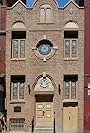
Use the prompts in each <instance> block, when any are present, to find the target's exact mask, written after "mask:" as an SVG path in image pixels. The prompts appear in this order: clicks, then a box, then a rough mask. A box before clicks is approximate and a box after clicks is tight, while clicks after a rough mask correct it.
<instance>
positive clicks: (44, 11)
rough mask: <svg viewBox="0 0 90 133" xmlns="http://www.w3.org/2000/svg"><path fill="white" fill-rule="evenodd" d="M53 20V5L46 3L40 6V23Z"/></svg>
mask: <svg viewBox="0 0 90 133" xmlns="http://www.w3.org/2000/svg"><path fill="white" fill-rule="evenodd" d="M51 21H52V10H51V6H50V5H48V4H44V5H42V6H41V7H40V23H51Z"/></svg>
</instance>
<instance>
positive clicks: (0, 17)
mask: <svg viewBox="0 0 90 133" xmlns="http://www.w3.org/2000/svg"><path fill="white" fill-rule="evenodd" d="M5 19H6V7H5V6H4V3H3V2H2V1H0V114H1V113H5V46H6V20H5Z"/></svg>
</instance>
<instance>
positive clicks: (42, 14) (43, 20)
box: [40, 8, 45, 23]
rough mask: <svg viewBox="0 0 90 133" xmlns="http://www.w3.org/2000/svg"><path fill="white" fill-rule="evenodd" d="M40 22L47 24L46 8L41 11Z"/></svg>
mask: <svg viewBox="0 0 90 133" xmlns="http://www.w3.org/2000/svg"><path fill="white" fill-rule="evenodd" d="M40 22H41V23H45V9H44V8H41V9H40Z"/></svg>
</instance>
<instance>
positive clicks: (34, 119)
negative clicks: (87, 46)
mask: <svg viewBox="0 0 90 133" xmlns="http://www.w3.org/2000/svg"><path fill="white" fill-rule="evenodd" d="M6 20H7V21H6V105H7V125H8V130H10V131H13V130H14V131H15V130H16V131H17V130H23V131H27V132H29V131H30V130H31V128H32V127H34V132H37V131H38V130H41V129H42V130H43V128H44V129H47V130H48V131H52V130H54V129H55V130H56V132H66V131H67V132H73V131H74V132H83V130H84V9H83V8H82V7H79V6H78V5H77V4H76V3H75V2H73V1H71V2H68V4H67V5H66V6H65V7H64V8H59V6H58V4H57V2H56V1H55V0H46V1H44V0H37V1H36V2H35V3H34V5H33V7H32V8H30V9H29V8H27V7H26V5H25V4H24V3H23V2H22V1H17V2H16V3H15V4H14V5H13V6H12V7H8V8H7V15H6Z"/></svg>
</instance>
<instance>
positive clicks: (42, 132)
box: [34, 128, 53, 133]
mask: <svg viewBox="0 0 90 133" xmlns="http://www.w3.org/2000/svg"><path fill="white" fill-rule="evenodd" d="M34 133H53V128H35V129H34Z"/></svg>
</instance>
